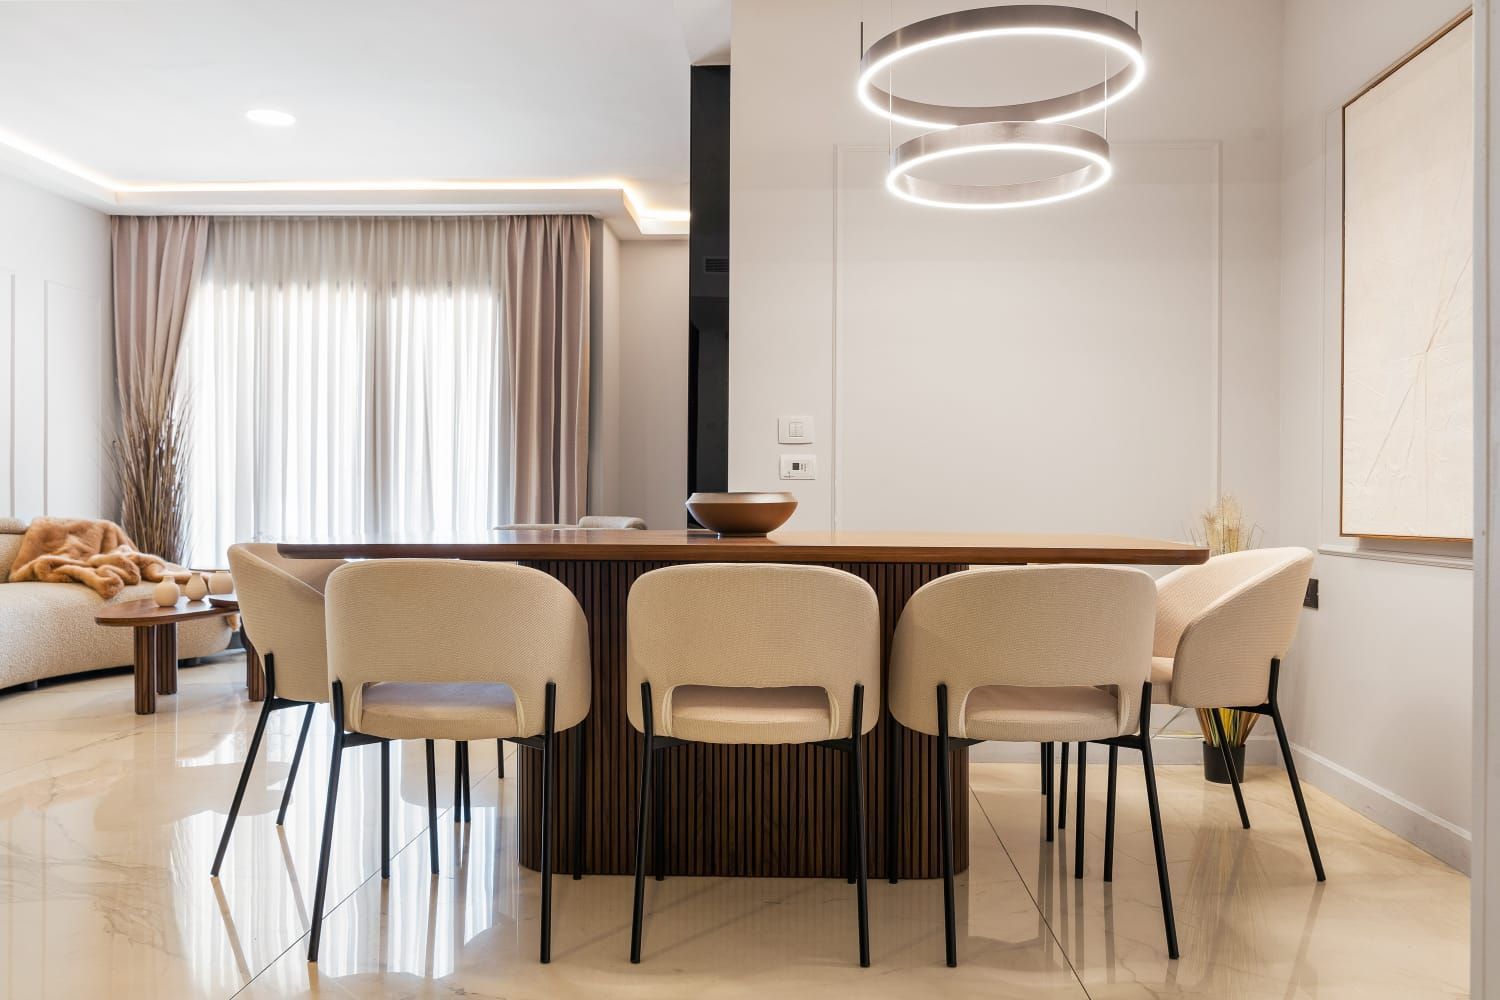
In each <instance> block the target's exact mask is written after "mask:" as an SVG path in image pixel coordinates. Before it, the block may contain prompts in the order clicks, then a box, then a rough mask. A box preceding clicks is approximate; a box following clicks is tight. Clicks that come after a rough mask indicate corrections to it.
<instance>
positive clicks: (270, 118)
mask: <svg viewBox="0 0 1500 1000" xmlns="http://www.w3.org/2000/svg"><path fill="white" fill-rule="evenodd" d="M245 117H246V118H248V119H250V120H251V121H253V122H254V123H255V124H257V125H270V126H272V127H274V128H286V127H287V126H288V125H295V124H297V119H296V118H294V117H292V116H291V115H289V114H287V113H286V112H285V111H276V110H274V109H272V108H253V109H251V110H250V111H246V112H245Z"/></svg>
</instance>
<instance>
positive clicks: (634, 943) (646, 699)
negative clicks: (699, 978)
mask: <svg viewBox="0 0 1500 1000" xmlns="http://www.w3.org/2000/svg"><path fill="white" fill-rule="evenodd" d="M641 725H642V728H643V732H642V733H641V794H640V797H639V802H638V803H637V805H636V817H635V903H634V910H633V912H632V914H631V918H630V961H631V962H632V963H634V964H637V965H639V964H640V961H641V923H642V917H643V916H644V913H645V906H646V832H647V830H646V828H647V826H648V825H649V824H648V819H647V817H648V816H649V815H650V813H649V810H650V808H651V758H652V757H654V756H655V753H654V750H653V748H652V745H651V744H652V736H653V735H654V733H655V728H656V726H655V723H653V722H652V721H651V685H650V684H649V683H646V684H642V685H641Z"/></svg>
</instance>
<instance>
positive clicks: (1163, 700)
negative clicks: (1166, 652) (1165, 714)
mask: <svg viewBox="0 0 1500 1000" xmlns="http://www.w3.org/2000/svg"><path fill="white" fill-rule="evenodd" d="M1173 662H1174V661H1173V660H1172V658H1171V657H1170V656H1153V657H1151V704H1153V705H1170V704H1172V664H1173Z"/></svg>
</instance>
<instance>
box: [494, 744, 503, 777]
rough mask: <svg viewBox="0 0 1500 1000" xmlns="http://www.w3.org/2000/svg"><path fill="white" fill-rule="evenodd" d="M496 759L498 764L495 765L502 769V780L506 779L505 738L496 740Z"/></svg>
mask: <svg viewBox="0 0 1500 1000" xmlns="http://www.w3.org/2000/svg"><path fill="white" fill-rule="evenodd" d="M495 761H496V765H495V766H496V767H498V768H499V769H500V780H501V781H504V780H505V741H504V740H496V741H495Z"/></svg>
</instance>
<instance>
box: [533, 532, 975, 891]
mask: <svg viewBox="0 0 1500 1000" xmlns="http://www.w3.org/2000/svg"><path fill="white" fill-rule="evenodd" d="M526 565H528V566H532V567H535V568H537V569H540V570H542V571H543V572H546V573H548V574H550V575H552V576H554V577H556V578H557V579H558V580H561V581H562V582H563V583H564V584H566V585H567V586H568V588H569V589H570V590H572V591H573V594H574V595H575V596H576V597H577V598H578V601H579V603H580V604H581V605H582V606H583V610H584V613H585V614H586V615H587V617H588V621H589V635H590V640H591V643H592V647H593V650H592V658H593V663H592V667H593V706H592V711H591V713H590V716H589V719H588V721H586V722H585V723H584V726H585V727H586V735H585V740H586V743H587V751H586V753H587V759H586V761H585V774H584V799H583V801H584V809H585V811H586V814H587V821H586V833H585V843H584V870H585V872H586V873H588V874H609V875H624V874H628V873H630V872H631V870H632V867H631V866H632V863H633V853H632V852H633V848H634V838H635V813H636V792H637V787H638V781H639V774H640V771H639V767H640V734H638V733H637V732H636V731H635V730H634V729H632V728H631V726H630V723H629V722H628V721H627V719H626V715H625V704H626V702H625V699H626V698H627V697H630V696H631V692H628V691H626V690H625V602H626V597H627V595H628V593H629V589H630V584H631V583H632V582H634V580H635V579H636V578H637V577H638V576H640V575H641V574H642V573H646V572H649V571H650V570H653V569H657V568H660V567H662V566H666V565H670V563H666V562H645V561H617V560H610V561H602V560H601V561H581V560H567V561H564V560H558V561H533V562H527V563H526ZM830 565H834V566H836V567H837V568H838V569H842V570H845V571H847V572H850V573H853V574H855V575H856V576H859V577H861V578H863V579H865V580H867V581H869V583H870V585H871V586H872V587H874V588H875V593H876V594H877V596H878V597H879V599H880V619H881V631H882V636H883V639H882V667H881V670H882V689H884V686H885V679H884V675H885V673H886V671H887V670H888V668H889V652H890V643H891V638H892V636H893V635H894V633H895V628H896V621H897V619H898V617H899V616H900V613H901V609H902V607H904V606H905V604H906V601H907V599H908V598H909V597H910V596H911V595H912V594H913V593H914V592H915V591H916V590H917V588H919V587H921V586H922V585H923V584H924V583H927V582H928V581H930V580H934V579H937V578H938V577H940V576H943V575H946V574H948V573H953V572H957V571H959V570H962V569H965V568H967V567H966V565H962V564H949V563H927V564H911V563H847V564H845V563H832V564H830ZM635 697H639V693H638V692H637V693H636V694H635ZM892 732H893V727H892V725H891V722H890V716H889V715H888V714H887V713H886V712H885V708H884V698H883V697H882V704H881V719H880V723H879V725H877V726H876V728H875V730H874V731H873V732H872V733H870V734H869V735H868V736H866V737H865V747H864V751H865V789H864V794H865V802H866V806H867V822H868V827H867V830H866V835H867V837H868V843H869V851H868V856H869V864H870V876H871V877H872V878H884V877H886V874H887V873H886V870H885V867H886V829H887V825H886V824H887V821H886V817H887V815H888V812H889V810H890V809H891V808H893V807H894V808H896V809H897V810H898V811H899V814H900V820H901V830H902V833H901V838H900V840H901V843H900V852H899V859H898V866H899V874H900V875H901V877H903V878H936V877H937V876H938V875H939V874H941V867H940V859H939V847H938V817H937V791H936V781H937V759H936V743H937V741H936V740H935V739H933V738H931V737H927V736H921V735H919V734H916V733H910V732H903V734H902V736H901V754H902V778H903V788H902V794H901V796H900V800H899V801H898V802H896V803H891V802H890V801H888V798H889V796H888V793H887V773H888V772H887V769H888V767H889V760H890V758H889V755H888V752H887V747H888V741H889V740H890V739H891V734H892ZM572 754H573V741H572V739H571V738H566V739H559V740H558V759H557V787H558V794H557V800H556V801H557V810H558V812H557V823H556V825H555V826H554V833H555V838H556V839H555V842H554V844H553V852H552V856H553V858H554V865H555V866H556V870H557V871H559V872H571V871H572V868H571V867H570V866H571V865H572V861H573V854H572V849H571V846H570V843H571V841H570V838H571V836H572V830H573V808H574V806H573V803H574V792H573V756H572ZM952 756H953V759H952V765H953V770H952V785H953V824H954V834H955V837H954V840H955V857H954V864H955V867H956V868H957V869H959V870H963V869H965V868H967V867H968V863H969V845H968V815H969V796H968V787H969V774H968V751H967V750H957V751H954V752H953V755H952ZM520 759H521V767H520V768H519V771H520V774H519V780H520V782H521V784H520V790H519V799H518V800H519V803H520V825H521V836H520V842H521V862H522V864H525V865H526V866H528V867H530V868H537V867H539V866H540V864H541V754H540V753H538V752H536V751H532V750H527V749H524V748H523V749H522V750H521V754H520ZM660 759H661V760H662V762H663V763H664V765H665V766H664V768H663V771H664V773H663V785H661V786H659V787H661V788H663V790H664V794H665V812H666V822H665V829H666V870H667V873H668V874H671V875H757V876H781V877H786V876H816V877H843V875H844V873H845V867H844V866H845V844H846V843H847V841H846V837H847V835H848V830H847V827H846V816H847V814H846V811H845V803H846V801H847V800H846V796H847V793H848V787H847V786H848V776H849V771H848V757H847V755H845V754H842V753H839V752H837V751H834V750H827V749H823V748H821V747H815V746H772V747H742V746H711V745H687V746H681V747H675V748H673V749H671V750H668V751H666V752H665V754H664V755H663V757H662V758H660Z"/></svg>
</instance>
